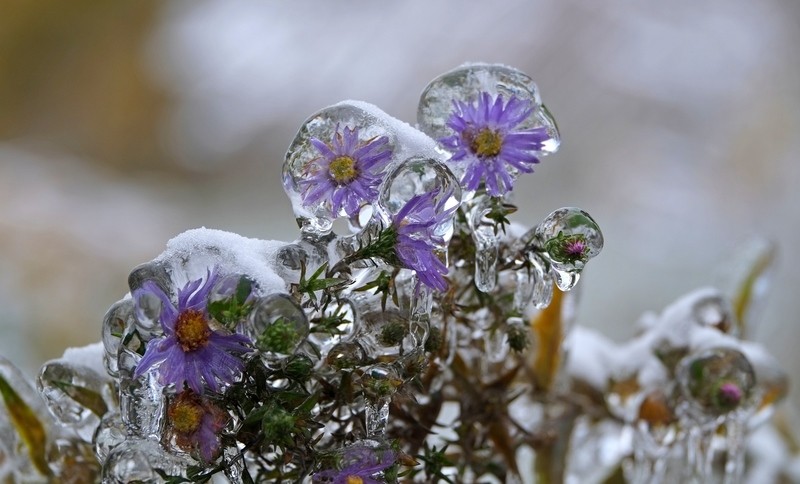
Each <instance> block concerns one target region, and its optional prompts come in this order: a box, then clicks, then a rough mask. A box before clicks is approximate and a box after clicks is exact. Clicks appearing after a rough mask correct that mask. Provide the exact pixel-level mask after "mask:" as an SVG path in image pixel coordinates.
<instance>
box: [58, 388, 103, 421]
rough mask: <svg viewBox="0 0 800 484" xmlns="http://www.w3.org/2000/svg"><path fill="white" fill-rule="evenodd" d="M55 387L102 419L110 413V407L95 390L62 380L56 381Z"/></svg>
mask: <svg viewBox="0 0 800 484" xmlns="http://www.w3.org/2000/svg"><path fill="white" fill-rule="evenodd" d="M53 385H55V386H56V387H58V389H59V390H61V391H62V392H64V393H65V394H66V395H67V396H68V397H69V398H71V399H73V400H75V401H76V402H78V403H79V404H81V405H82V406H83V407H85V408H88V409H89V410H91V411H92V413H94V414H95V415H97V416H98V417H102V416H103V415H105V414H106V412H108V406H106V402H105V401H104V400H103V397H102V395H100V394H99V393H97V392H95V391H93V390H90V389H88V388H85V387H82V386H78V385H74V384H72V383H69V382H66V381H60V380H58V381H54V382H53Z"/></svg>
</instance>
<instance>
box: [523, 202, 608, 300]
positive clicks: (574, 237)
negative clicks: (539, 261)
mask: <svg viewBox="0 0 800 484" xmlns="http://www.w3.org/2000/svg"><path fill="white" fill-rule="evenodd" d="M534 237H535V244H536V246H537V247H540V248H542V249H544V250H543V251H542V252H541V254H542V256H543V257H544V258H545V259H546V260H547V262H549V263H550V266H551V267H552V269H553V271H554V272H555V276H556V285H557V286H558V288H559V289H561V290H562V291H569V290H570V289H572V288H573V287H574V286H575V284H577V282H578V279H579V278H580V274H581V271H582V270H583V267H584V265H585V264H586V262H587V261H588V260H589V259H591V258H592V257H595V256H596V255H597V254H599V253H600V251H601V250H602V249H603V234H602V232H600V227H599V226H598V225H597V222H595V221H594V219H593V218H592V217H591V215H589V214H588V213H586V212H585V211H583V210H581V209H579V208H575V207H565V208H559V209H558V210H556V211H554V212H552V213H551V214H550V215H548V216H547V217H545V219H544V220H542V221H541V222H540V223H539V225H537V226H536V228H535V231H534Z"/></svg>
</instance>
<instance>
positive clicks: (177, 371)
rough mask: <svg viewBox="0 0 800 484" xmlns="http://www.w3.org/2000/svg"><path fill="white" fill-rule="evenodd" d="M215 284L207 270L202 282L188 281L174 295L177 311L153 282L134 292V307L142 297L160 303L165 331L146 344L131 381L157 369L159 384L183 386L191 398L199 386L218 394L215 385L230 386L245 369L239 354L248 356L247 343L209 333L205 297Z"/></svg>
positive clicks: (237, 337)
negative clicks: (154, 299) (162, 334)
mask: <svg viewBox="0 0 800 484" xmlns="http://www.w3.org/2000/svg"><path fill="white" fill-rule="evenodd" d="M217 280H218V277H217V274H216V273H212V272H211V271H209V273H208V275H207V276H206V279H205V283H204V282H203V279H197V280H195V281H190V282H188V283H187V284H186V285H185V286H184V287H183V288H182V289H180V290H178V305H177V306H175V305H174V304H172V301H170V299H169V297H168V296H167V295H166V294H165V293H164V291H162V290H161V288H159V287H158V286H157V285H156V284H155V283H154V282H152V281H147V282H145V283H144V284H143V285H142V287H141V288H140V289H137V290H136V291H134V293H133V297H134V300H135V301H136V306H137V308H140V307H141V305H140V300H141V298H142V297H145V296H146V295H151V296H155V297H157V298H158V299H159V300H160V301H161V313H160V315H159V321H160V322H161V327H162V328H163V330H164V336H162V337H160V338H154V339H152V340H150V341H148V343H147V348H146V351H145V353H144V357H143V358H142V360H141V361H140V362H139V364H138V366H137V367H136V371H135V372H134V378H138V377H139V376H141V375H143V374H144V373H145V372H146V371H148V370H149V369H151V368H152V367H154V366H156V365H158V370H159V375H158V376H159V382H160V383H161V384H162V385H169V384H171V383H174V384H175V386H176V388H177V389H178V390H182V389H183V386H184V383H186V384H187V385H189V388H191V389H192V390H193V391H194V392H195V393H198V394H202V393H203V390H204V385H203V382H205V385H207V386H208V388H210V389H211V390H213V391H215V392H218V391H219V390H220V382H222V383H225V384H230V383H233V381H234V380H235V379H236V378H237V377H238V376H239V375H240V374H241V372H242V369H243V368H244V363H243V362H242V359H241V354H242V353H247V352H248V351H250V349H249V348H248V347H247V345H249V344H250V339H249V338H248V337H247V336H244V335H241V334H223V333H220V332H217V331H214V330H213V329H211V328H210V327H209V324H208V322H209V316H208V310H207V307H206V306H207V304H208V294H209V292H210V291H211V288H212V287H213V286H214V284H215V283H216V282H217Z"/></svg>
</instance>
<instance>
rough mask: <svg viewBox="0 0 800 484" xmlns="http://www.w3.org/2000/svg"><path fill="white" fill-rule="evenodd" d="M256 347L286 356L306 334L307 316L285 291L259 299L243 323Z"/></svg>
mask: <svg viewBox="0 0 800 484" xmlns="http://www.w3.org/2000/svg"><path fill="white" fill-rule="evenodd" d="M245 328H246V329H245V334H250V336H251V339H252V340H253V341H254V342H255V347H256V348H257V349H258V350H260V351H262V352H265V353H267V355H268V356H275V357H286V356H288V355H291V354H292V353H294V352H295V350H297V348H298V347H299V346H300V344H302V343H303V341H304V340H305V339H306V337H307V336H308V331H309V324H308V317H306V313H305V312H304V311H303V309H302V308H301V307H300V306H299V305H298V304H297V303H296V302H295V301H294V300H293V299H292V298H291V297H290V296H288V295H285V294H271V295H269V296H266V297H265V298H263V299H260V300H258V301H257V302H256V303H255V305H254V307H253V310H252V312H251V313H250V316H249V318H248V323H247V324H246V325H245Z"/></svg>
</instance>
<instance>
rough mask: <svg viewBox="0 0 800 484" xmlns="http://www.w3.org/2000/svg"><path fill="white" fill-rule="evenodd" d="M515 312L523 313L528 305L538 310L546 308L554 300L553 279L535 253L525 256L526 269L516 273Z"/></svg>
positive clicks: (531, 252)
mask: <svg viewBox="0 0 800 484" xmlns="http://www.w3.org/2000/svg"><path fill="white" fill-rule="evenodd" d="M514 275H515V277H516V279H517V285H516V287H515V288H514V300H513V304H514V310H515V311H516V312H518V313H522V312H523V311H524V310H525V308H527V307H528V304H533V306H534V307H535V308H536V309H543V308H546V307H547V306H548V305H549V304H550V301H551V300H552V298H553V279H552V277H551V276H550V273H548V272H546V271H545V262H544V261H543V260H542V258H541V257H540V256H539V255H538V254H536V253H535V252H533V251H530V252H528V253H527V254H525V262H524V267H522V268H520V269H519V270H517V271H516V272H515V274H514Z"/></svg>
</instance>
